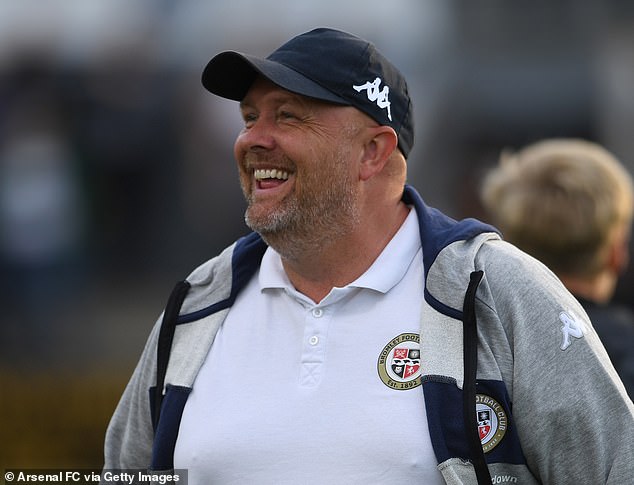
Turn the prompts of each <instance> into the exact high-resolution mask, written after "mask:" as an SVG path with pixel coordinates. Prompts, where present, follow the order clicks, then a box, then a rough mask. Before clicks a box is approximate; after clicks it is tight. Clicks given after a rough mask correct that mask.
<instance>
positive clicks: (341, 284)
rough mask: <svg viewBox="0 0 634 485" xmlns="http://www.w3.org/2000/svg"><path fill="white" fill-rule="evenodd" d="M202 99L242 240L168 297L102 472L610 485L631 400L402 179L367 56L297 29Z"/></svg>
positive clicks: (225, 73)
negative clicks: (238, 197) (229, 167)
mask: <svg viewBox="0 0 634 485" xmlns="http://www.w3.org/2000/svg"><path fill="white" fill-rule="evenodd" d="M203 85H204V86H205V88H207V89H208V90H209V91H211V92H212V93H214V94H216V95H219V96H222V97H225V98H228V99H232V100H235V101H239V102H240V112H241V114H242V118H243V122H244V126H243V129H242V130H241V132H240V133H239V134H238V137H237V139H236V141H235V147H234V154H235V158H236V161H237V167H238V173H239V179H240V183H241V186H242V189H243V192H244V195H245V198H246V199H247V210H246V217H245V220H246V222H247V225H248V226H249V227H250V228H251V229H252V230H253V232H252V233H251V234H249V235H247V236H245V237H243V238H241V239H239V240H238V241H237V242H236V243H234V244H233V245H231V246H230V247H228V248H227V249H226V250H224V251H223V252H222V253H221V254H220V255H218V256H217V257H215V258H213V259H211V260H209V261H208V262H207V263H204V264H203V265H201V266H200V267H199V268H198V269H196V270H195V271H194V272H193V273H191V274H190V276H189V277H187V279H186V280H185V281H183V282H180V283H179V284H178V285H177V286H176V287H175V289H174V291H173V293H172V296H171V297H170V299H169V301H168V303H167V306H166V309H165V312H164V314H163V317H162V318H161V319H160V320H159V321H158V322H157V324H156V326H155V327H154V329H153V331H152V333H151V335H150V337H149V340H148V342H147V345H146V348H145V350H144V352H143V355H142V357H141V359H140V362H139V364H138V365H137V367H136V369H135V371H134V373H133V376H132V378H131V380H130V382H129V384H128V386H127V387H126V390H125V391H124V394H123V396H122V398H121V401H120V403H119V405H118V406H117V409H116V410H115V413H114V416H113V418H112V420H111V422H110V425H109V427H108V431H107V433H106V440H105V466H104V468H105V469H131V468H133V469H139V468H145V467H149V468H150V469H152V470H164V471H169V470H174V469H184V470H187V472H188V483H189V484H190V485H203V484H208V483H214V484H224V483H246V484H251V483H254V484H266V483H270V484H285V483H287V484H291V483H292V484H295V483H302V484H319V485H323V484H340V483H345V484H355V483H359V484H371V483H372V484H384V483H392V482H394V483H401V482H402V483H426V484H442V483H447V484H459V483H465V484H473V483H478V484H487V485H488V484H490V483H501V482H513V483H523V484H536V483H556V484H573V483H574V484H579V483H593V484H594V483H605V482H608V483H614V484H617V483H619V484H620V483H624V482H625V481H627V480H630V479H631V477H632V476H633V475H634V462H632V459H631V458H632V455H633V454H634V405H633V404H632V402H631V401H630V400H629V399H628V398H627V395H626V393H625V389H624V388H623V384H622V383H621V382H620V381H619V379H618V376H617V375H616V372H615V371H614V368H613V367H612V366H611V364H610V362H609V359H608V357H607V354H606V352H605V349H604V348H603V346H602V345H601V342H600V340H599V339H598V337H597V336H596V334H594V333H593V332H587V331H586V326H587V325H589V322H587V320H586V318H585V313H584V312H583V310H582V308H581V306H580V305H579V303H578V302H577V301H576V300H575V299H574V298H573V297H572V295H571V294H570V292H568V291H567V290H566V289H565V287H564V286H563V285H562V284H561V282H560V281H559V280H557V278H555V277H554V275H553V274H552V272H550V271H548V269H547V268H546V267H545V266H544V265H543V264H541V263H540V262H539V261H537V260H536V259H535V258H532V257H531V256H529V255H527V254H525V253H523V252H521V251H519V250H518V249H517V248H515V247H514V246H512V245H510V244H508V243H506V242H504V241H502V240H501V239H500V237H499V235H498V233H497V231H496V230H495V229H494V228H492V227H491V226H489V225H486V224H483V223H481V222H479V221H477V220H475V219H465V220H463V221H455V220H453V219H451V218H449V217H447V216H445V215H444V214H442V213H441V212H440V211H438V210H436V209H433V208H430V207H428V206H427V205H426V204H425V203H424V202H423V200H422V198H421V197H420V195H419V194H418V192H417V191H416V190H415V189H414V188H413V187H411V186H410V185H407V184H406V178H407V157H408V155H409V154H410V151H411V148H412V146H413V142H414V138H413V133H414V129H413V128H414V120H413V108H412V102H411V99H410V96H409V91H408V87H407V83H406V81H405V78H404V77H403V75H402V74H401V73H400V72H399V71H398V70H397V68H396V67H395V66H394V65H393V64H392V63H391V62H390V61H389V60H388V59H386V58H385V57H384V56H383V55H381V53H380V52H379V51H378V50H377V49H376V48H375V47H374V45H373V44H371V43H369V42H367V41H365V40H363V39H360V38H358V37H355V36H353V35H351V34H348V33H345V32H341V31H337V30H332V29H315V30H313V31H310V32H306V33H304V34H301V35H299V36H297V37H294V38H293V39H291V40H289V41H288V42H287V43H286V44H284V45H283V46H281V47H280V48H278V49H277V50H275V51H274V52H273V53H272V54H271V55H269V56H268V57H267V58H266V59H261V58H257V57H254V56H250V55H246V54H240V53H237V52H232V51H227V52H222V53H220V54H218V55H217V56H215V57H214V58H213V59H211V61H210V62H209V63H208V65H207V67H206V68H205V70H204V73H203ZM579 396H583V399H578V397H579ZM606 396H610V398H609V400H607V399H606Z"/></svg>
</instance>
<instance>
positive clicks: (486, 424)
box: [476, 394, 508, 453]
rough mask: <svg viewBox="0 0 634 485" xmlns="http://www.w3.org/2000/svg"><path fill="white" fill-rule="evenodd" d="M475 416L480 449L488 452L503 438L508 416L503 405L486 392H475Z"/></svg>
mask: <svg viewBox="0 0 634 485" xmlns="http://www.w3.org/2000/svg"><path fill="white" fill-rule="evenodd" d="M476 417H477V420H478V434H479V435H480V442H481V443H482V450H483V451H484V452H485V453H488V452H489V451H491V450H492V449H493V448H495V447H496V446H497V445H499V444H500V441H502V438H504V435H505V434H506V429H507V428H508V418H507V416H506V412H505V411H504V407H502V405H501V404H500V403H499V402H497V401H496V400H495V399H493V398H492V397H490V396H487V395H486V394H476Z"/></svg>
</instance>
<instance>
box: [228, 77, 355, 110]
mask: <svg viewBox="0 0 634 485" xmlns="http://www.w3.org/2000/svg"><path fill="white" fill-rule="evenodd" d="M261 101H268V102H272V103H276V104H281V103H293V104H298V105H301V106H305V107H314V106H324V107H328V106H329V107H345V106H347V105H340V104H336V103H331V102H328V101H323V100H321V99H315V98H311V97H309V96H304V95H302V94H297V93H294V92H292V91H289V90H287V89H285V88H283V87H281V86H279V85H277V84H275V83H273V82H272V81H270V80H269V79H267V78H265V77H263V76H258V77H257V78H256V79H255V81H253V84H252V85H251V87H250V88H249V90H248V91H247V93H246V95H245V96H244V98H243V99H242V100H241V101H240V107H252V106H254V105H255V104H257V103H259V102H261Z"/></svg>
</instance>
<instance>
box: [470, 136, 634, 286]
mask: <svg viewBox="0 0 634 485" xmlns="http://www.w3.org/2000/svg"><path fill="white" fill-rule="evenodd" d="M481 196H482V202H483V204H484V206H485V209H486V210H487V211H488V212H489V213H490V215H491V216H492V218H493V221H494V223H495V224H496V225H497V226H498V227H499V228H500V230H501V231H502V233H503V234H504V237H505V238H506V239H507V240H509V241H510V242H512V243H513V244H515V245H517V246H518V247H520V248H521V249H523V250H524V251H526V252H528V253H530V254H532V255H533V256H535V257H536V258H538V259H540V260H541V261H542V262H543V263H545V264H546V265H547V266H549V267H550V268H551V269H552V270H553V271H555V272H556V273H566V274H571V275H572V274H577V275H591V274H596V273H597V272H598V271H600V270H601V268H602V266H603V265H604V264H605V261H604V260H605V258H606V257H607V256H606V254H605V253H606V252H605V251H603V249H604V248H605V247H606V243H607V242H608V241H609V240H610V238H611V237H613V236H612V234H613V233H614V231H615V230H623V229H625V230H628V231H629V230H630V226H631V222H632V211H633V204H634V202H633V199H634V197H633V189H632V178H631V177H630V175H629V174H628V172H627V171H626V170H625V168H624V167H623V166H622V165H621V164H620V163H619V161H618V160H617V159H616V158H615V157H614V156H613V155H612V154H611V153H609V152H608V151H607V150H605V149H604V148H603V147H601V146H599V145H597V144H595V143H591V142H588V141H584V140H576V139H552V140H546V141H541V142H538V143H535V144H532V145H529V146H527V147H526V148H524V149H523V150H521V151H519V152H517V153H514V154H511V153H504V154H503V155H502V157H501V159H500V163H499V165H498V166H497V167H496V168H495V169H494V170H492V171H491V172H490V173H489V174H488V175H487V177H486V178H485V180H484V183H483V185H482V191H481Z"/></svg>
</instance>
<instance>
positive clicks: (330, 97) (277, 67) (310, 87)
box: [202, 51, 350, 105]
mask: <svg viewBox="0 0 634 485" xmlns="http://www.w3.org/2000/svg"><path fill="white" fill-rule="evenodd" d="M258 75H262V76H264V77H265V78H267V79H269V80H270V81H272V82H273V83H274V84H277V85H278V86H280V87H282V88H284V89H286V90H288V91H291V92H293V93H297V94H301V95H303V96H309V97H311V98H316V99H321V100H323V101H329V102H332V103H337V104H346V105H347V104H350V103H349V102H348V101H346V100H345V99H343V98H341V97H339V96H337V95H336V94H334V93H333V92H332V91H329V90H327V89H325V88H323V87H322V86H321V85H319V84H317V83H316V82H314V81H312V80H310V79H309V78H307V77H305V76H303V75H302V74H300V73H299V72H297V71H295V70H293V69H291V68H290V67H287V66H285V65H284V64H280V63H279V62H275V61H271V60H269V59H260V58H258V57H254V56H250V55H248V54H242V53H240V52H233V51H227V52H221V53H220V54H218V55H216V56H215V57H214V58H213V59H211V61H209V63H208V64H207V66H206V67H205V69H204V71H203V75H202V83H203V86H204V87H205V88H206V89H207V90H209V91H210V92H212V93H214V94H216V95H218V96H221V97H223V98H228V99H233V100H235V101H242V99H243V98H244V97H245V95H246V94H247V91H248V90H249V88H250V87H251V85H252V84H253V82H254V81H255V79H256V78H257V76H258Z"/></svg>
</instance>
